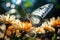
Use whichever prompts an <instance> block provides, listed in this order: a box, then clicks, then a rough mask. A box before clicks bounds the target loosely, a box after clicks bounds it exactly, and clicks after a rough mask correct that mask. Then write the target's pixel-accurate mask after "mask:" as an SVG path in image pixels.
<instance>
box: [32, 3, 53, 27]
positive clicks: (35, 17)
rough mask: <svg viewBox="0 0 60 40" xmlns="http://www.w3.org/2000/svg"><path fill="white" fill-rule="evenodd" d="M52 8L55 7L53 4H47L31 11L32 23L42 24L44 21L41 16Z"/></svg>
mask: <svg viewBox="0 0 60 40" xmlns="http://www.w3.org/2000/svg"><path fill="white" fill-rule="evenodd" d="M52 8H53V4H46V5H43V6H41V7H39V8H37V9H36V10H34V11H33V12H32V13H31V15H32V16H31V21H32V24H35V25H37V26H40V25H41V23H42V20H41V18H44V17H45V16H46V15H47V14H48V13H49V12H50V11H51V9H52Z"/></svg>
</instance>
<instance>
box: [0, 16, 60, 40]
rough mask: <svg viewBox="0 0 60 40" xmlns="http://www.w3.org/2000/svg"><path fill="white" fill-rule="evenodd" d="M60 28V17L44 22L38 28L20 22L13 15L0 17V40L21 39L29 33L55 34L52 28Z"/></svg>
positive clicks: (28, 23)
mask: <svg viewBox="0 0 60 40" xmlns="http://www.w3.org/2000/svg"><path fill="white" fill-rule="evenodd" d="M58 25H59V27H60V17H58V18H57V19H55V18H54V17H53V18H51V19H50V21H46V22H44V23H43V24H42V25H41V26H40V27H34V26H32V23H31V22H22V21H20V20H19V19H16V18H15V16H14V15H11V16H10V15H7V16H5V15H0V39H1V38H2V39H4V40H10V38H13V37H19V38H20V37H23V36H24V35H27V34H29V33H34V34H35V33H36V34H37V33H38V34H44V33H46V31H47V32H48V31H50V32H55V29H54V27H56V26H58Z"/></svg>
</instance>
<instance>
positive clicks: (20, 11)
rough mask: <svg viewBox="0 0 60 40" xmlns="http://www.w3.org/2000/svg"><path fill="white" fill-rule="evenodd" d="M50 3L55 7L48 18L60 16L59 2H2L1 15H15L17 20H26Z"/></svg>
mask: <svg viewBox="0 0 60 40" xmlns="http://www.w3.org/2000/svg"><path fill="white" fill-rule="evenodd" d="M48 3H52V4H54V7H53V9H52V10H51V12H49V14H48V15H47V16H46V18H50V17H53V16H54V17H57V16H60V12H59V11H60V10H59V9H60V3H59V0H0V14H14V15H15V16H16V17H17V18H20V17H23V18H24V17H26V15H27V14H31V13H32V12H33V11H34V10H35V9H37V8H38V7H40V6H42V5H45V4H48Z"/></svg>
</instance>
